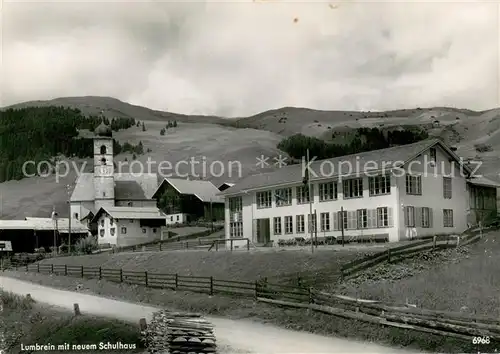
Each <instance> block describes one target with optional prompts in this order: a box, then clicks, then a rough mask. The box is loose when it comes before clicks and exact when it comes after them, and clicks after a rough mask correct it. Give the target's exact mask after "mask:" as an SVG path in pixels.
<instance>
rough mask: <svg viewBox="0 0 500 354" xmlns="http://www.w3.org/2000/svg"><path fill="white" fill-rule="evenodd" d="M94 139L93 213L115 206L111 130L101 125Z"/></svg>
mask: <svg viewBox="0 0 500 354" xmlns="http://www.w3.org/2000/svg"><path fill="white" fill-rule="evenodd" d="M94 132H95V135H96V136H95V137H94V200H95V211H97V210H99V208H101V207H106V206H114V205H115V181H114V162H113V137H112V131H111V128H110V127H109V126H108V125H106V124H104V122H103V123H101V124H100V125H99V126H98V127H97V128H96V129H95V131H94Z"/></svg>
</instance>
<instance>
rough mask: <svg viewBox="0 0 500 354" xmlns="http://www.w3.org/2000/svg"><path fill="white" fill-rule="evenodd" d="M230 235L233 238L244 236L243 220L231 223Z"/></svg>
mask: <svg viewBox="0 0 500 354" xmlns="http://www.w3.org/2000/svg"><path fill="white" fill-rule="evenodd" d="M229 236H230V237H231V238H242V237H243V222H241V221H238V222H231V223H229Z"/></svg>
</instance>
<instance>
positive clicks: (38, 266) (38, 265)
mask: <svg viewBox="0 0 500 354" xmlns="http://www.w3.org/2000/svg"><path fill="white" fill-rule="evenodd" d="M37 268H38V273H40V263H38V264H37Z"/></svg>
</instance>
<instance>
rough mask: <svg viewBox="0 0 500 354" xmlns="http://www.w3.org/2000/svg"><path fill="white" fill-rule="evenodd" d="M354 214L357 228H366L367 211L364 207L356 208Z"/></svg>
mask: <svg viewBox="0 0 500 354" xmlns="http://www.w3.org/2000/svg"><path fill="white" fill-rule="evenodd" d="M356 214H357V220H358V229H366V228H368V211H367V210H366V209H358V210H356Z"/></svg>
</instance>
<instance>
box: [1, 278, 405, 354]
mask: <svg viewBox="0 0 500 354" xmlns="http://www.w3.org/2000/svg"><path fill="white" fill-rule="evenodd" d="M0 287H1V288H2V289H3V290H5V291H11V292H13V293H16V294H19V295H25V294H28V293H29V294H31V297H32V298H33V299H35V300H36V301H38V302H41V303H46V304H50V305H55V306H60V307H62V308H66V309H71V310H72V309H73V304H74V303H78V304H79V306H80V310H81V312H82V314H85V313H90V314H93V315H100V316H105V317H111V318H116V319H120V320H123V321H127V322H131V323H137V324H138V323H139V319H140V318H142V317H144V318H146V321H149V320H150V319H151V317H152V314H153V312H155V311H157V310H158V308H156V307H153V306H147V305H144V304H134V303H129V302H124V301H117V300H112V299H108V298H104V297H98V296H94V295H88V294H81V293H77V292H70V291H63V290H58V289H54V288H50V287H45V286H41V285H37V284H34V283H29V282H24V281H21V280H17V279H13V278H8V277H1V276H0ZM206 318H207V320H208V321H210V322H211V323H212V324H213V325H214V326H215V332H216V336H217V343H218V347H219V348H220V349H221V351H220V352H221V354H222V353H228V354H229V353H255V354H257V353H258V354H275V353H287V354H292V353H297V354H298V353H301V354H306V353H322V354H327V353H347V352H349V353H374V354H376V353H380V354H390V353H410V351H407V350H402V349H392V348H388V347H383V346H379V345H375V344H371V343H359V342H355V341H351V340H347V339H339V338H331V337H323V336H319V335H314V334H310V333H306V332H297V331H290V330H285V329H281V328H277V327H274V326H270V325H263V324H260V323H255V322H251V321H245V320H229V319H223V318H216V317H209V316H207V317H206ZM332 320H335V319H334V318H333V317H332Z"/></svg>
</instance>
